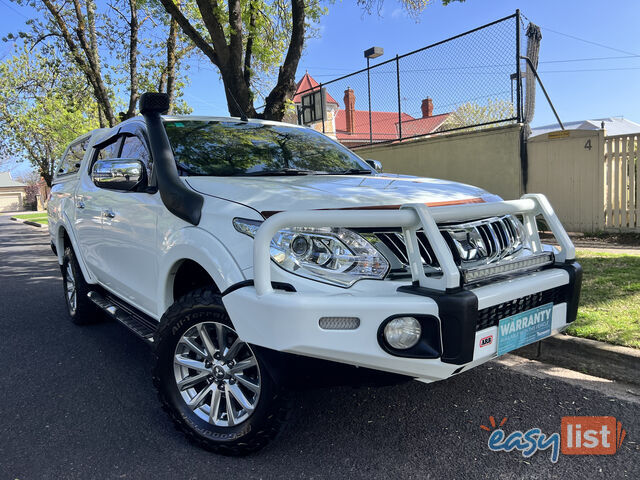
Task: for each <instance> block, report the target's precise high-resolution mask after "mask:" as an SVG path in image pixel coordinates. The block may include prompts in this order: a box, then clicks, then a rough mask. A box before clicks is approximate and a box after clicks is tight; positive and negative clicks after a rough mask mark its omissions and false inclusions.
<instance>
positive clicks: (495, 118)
mask: <svg viewBox="0 0 640 480" xmlns="http://www.w3.org/2000/svg"><path fill="white" fill-rule="evenodd" d="M514 116H515V109H514V106H513V103H511V102H509V101H507V100H492V99H489V100H488V101H487V103H486V104H484V105H481V104H479V103H477V102H468V103H465V104H463V105H460V106H459V107H458V108H457V109H456V110H455V111H454V112H453V113H452V114H451V115H450V116H449V118H448V119H447V121H446V125H445V128H446V129H451V128H460V127H466V126H473V125H480V124H484V123H489V122H496V125H502V124H504V123H507V122H500V120H504V119H505V118H511V117H514ZM475 128H476V129H477V128H480V127H475ZM472 129H474V128H470V130H472Z"/></svg>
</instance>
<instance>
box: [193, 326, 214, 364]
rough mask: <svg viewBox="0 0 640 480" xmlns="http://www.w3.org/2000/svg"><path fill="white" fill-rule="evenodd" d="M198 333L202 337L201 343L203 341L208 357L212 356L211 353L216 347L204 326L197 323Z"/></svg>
mask: <svg viewBox="0 0 640 480" xmlns="http://www.w3.org/2000/svg"><path fill="white" fill-rule="evenodd" d="M197 328H198V333H199V334H200V338H201V339H202V343H204V348H205V349H206V350H207V353H208V354H209V355H208V356H209V357H213V354H214V353H216V352H217V350H216V347H214V346H213V342H212V341H211V337H210V336H209V332H207V329H206V327H205V326H204V325H203V324H202V323H199V324H198V325H197Z"/></svg>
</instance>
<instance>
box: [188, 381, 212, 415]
mask: <svg viewBox="0 0 640 480" xmlns="http://www.w3.org/2000/svg"><path fill="white" fill-rule="evenodd" d="M211 389H212V386H211V385H209V386H208V387H207V388H203V389H202V390H200V393H198V394H197V395H196V396H195V397H193V398H192V399H191V400H190V401H189V403H187V405H189V408H191V410H195V409H196V408H198V407H199V406H200V405H202V402H204V399H205V398H206V396H207V395H208V394H209V392H210V391H211Z"/></svg>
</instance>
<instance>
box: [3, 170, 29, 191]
mask: <svg viewBox="0 0 640 480" xmlns="http://www.w3.org/2000/svg"><path fill="white" fill-rule="evenodd" d="M3 187H5V188H6V187H26V185H25V184H24V183H20V182H16V181H15V180H14V179H13V178H11V172H0V188H3Z"/></svg>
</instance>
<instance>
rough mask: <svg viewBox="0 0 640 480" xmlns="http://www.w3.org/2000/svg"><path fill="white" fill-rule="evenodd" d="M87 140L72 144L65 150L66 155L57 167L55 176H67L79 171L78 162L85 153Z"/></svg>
mask: <svg viewBox="0 0 640 480" xmlns="http://www.w3.org/2000/svg"><path fill="white" fill-rule="evenodd" d="M88 143H89V139H88V138H87V139H85V140H83V141H81V142H77V143H74V144H72V145H71V146H70V147H69V150H67V153H66V154H65V156H64V157H63V158H62V161H61V162H60V166H59V167H58V171H57V175H58V176H62V175H69V174H71V173H76V172H77V171H78V170H79V169H80V162H82V159H83V158H84V154H85V152H86V151H87V144H88Z"/></svg>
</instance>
